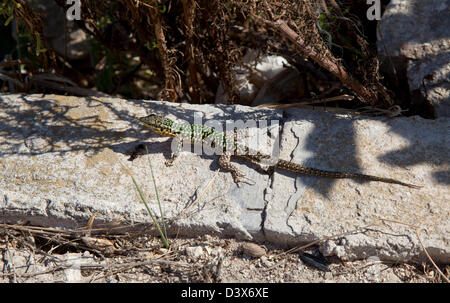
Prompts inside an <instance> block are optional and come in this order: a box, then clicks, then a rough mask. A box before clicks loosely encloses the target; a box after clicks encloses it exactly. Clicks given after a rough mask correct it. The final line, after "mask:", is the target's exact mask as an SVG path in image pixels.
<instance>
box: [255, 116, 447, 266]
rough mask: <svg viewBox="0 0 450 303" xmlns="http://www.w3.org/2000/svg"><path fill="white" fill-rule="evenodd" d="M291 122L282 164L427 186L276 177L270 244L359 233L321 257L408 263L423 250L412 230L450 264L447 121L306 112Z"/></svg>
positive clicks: (330, 244) (328, 245)
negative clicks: (284, 160) (294, 163)
mask: <svg viewBox="0 0 450 303" xmlns="http://www.w3.org/2000/svg"><path fill="white" fill-rule="evenodd" d="M286 115H287V117H288V118H287V120H286V121H285V124H284V128H283V135H282V138H281V155H280V158H284V159H292V161H293V162H297V163H301V164H304V165H306V166H310V167H316V168H319V169H325V170H334V171H344V170H347V171H351V172H359V173H365V174H371V175H376V176H386V177H391V178H396V179H399V180H403V181H405V182H409V183H412V184H418V185H423V186H424V187H423V188H421V189H412V188H408V187H404V186H400V185H392V184H387V183H381V182H362V181H355V180H349V179H328V178H317V177H310V176H303V175H298V176H295V174H293V173H281V172H279V173H277V174H275V175H274V180H273V183H272V190H273V192H274V193H275V194H274V195H273V196H272V199H271V200H270V201H268V206H267V210H266V220H265V222H264V231H265V235H266V238H267V239H268V240H269V241H272V242H276V243H280V244H283V243H284V244H286V245H289V244H294V243H297V242H309V241H314V240H318V239H323V238H326V237H328V236H332V235H336V234H340V233H346V232H351V231H354V232H353V233H352V234H350V235H345V236H342V237H338V238H337V239H333V240H330V241H326V242H325V243H324V245H322V246H321V250H322V252H323V253H324V254H325V255H337V256H338V257H339V258H341V259H344V260H345V259H346V260H351V259H355V258H361V257H362V258H366V257H369V256H376V257H379V258H380V259H391V260H405V259H406V260H409V259H411V258H412V257H414V256H416V255H419V253H420V251H421V250H422V249H421V246H420V244H419V242H418V239H417V237H416V236H415V233H414V229H412V228H411V227H410V226H407V225H404V224H412V225H415V226H418V228H419V229H420V230H422V231H423V230H425V232H422V233H421V236H422V241H424V243H426V247H427V248H428V249H429V251H435V252H436V254H435V255H436V256H439V257H438V258H440V260H442V261H444V262H447V263H448V262H449V261H450V259H449V254H448V252H449V251H448V248H449V235H450V233H449V232H450V229H449V225H448V218H449V215H450V205H449V201H450V191H449V186H448V185H449V183H450V177H449V170H448V169H449V167H448V163H447V162H448V157H447V155H448V154H449V149H450V146H449V143H450V140H449V139H450V136H449V132H448V129H449V126H450V125H449V124H450V123H449V122H448V120H445V119H439V120H437V121H427V120H424V119H422V118H416V117H412V118H401V119H395V120H386V119H383V118H380V119H373V118H351V117H349V116H345V115H333V114H327V113H319V112H314V111H304V110H302V111H300V110H288V111H287V112H286ZM292 155H293V156H292ZM382 219H386V221H385V222H384V223H383V221H382ZM387 220H393V221H387ZM401 222H403V223H404V224H401ZM441 223H442V224H441ZM444 251H446V252H444Z"/></svg>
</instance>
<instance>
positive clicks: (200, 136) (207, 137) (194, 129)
mask: <svg viewBox="0 0 450 303" xmlns="http://www.w3.org/2000/svg"><path fill="white" fill-rule="evenodd" d="M139 122H140V123H141V124H143V125H144V126H145V127H147V128H149V129H151V130H152V131H153V132H155V133H156V134H158V135H162V136H168V137H172V138H175V140H177V142H176V143H177V147H176V150H175V151H174V152H172V154H171V156H170V158H169V159H168V160H167V161H166V163H165V164H166V166H171V165H172V164H173V162H174V160H175V159H176V158H177V157H178V155H179V153H180V151H181V149H182V144H183V140H188V141H189V142H191V143H193V144H204V143H206V142H207V141H209V142H208V143H210V144H211V143H212V145H213V146H214V147H215V148H217V149H218V150H219V151H222V154H221V156H220V158H219V166H220V167H221V168H223V169H224V170H226V171H229V172H230V173H231V174H232V177H233V180H234V181H235V182H236V183H240V182H241V181H242V179H243V178H244V179H245V174H244V173H243V172H242V171H240V170H239V169H238V168H237V167H236V166H235V165H233V164H232V163H230V160H231V156H237V157H241V158H245V159H247V160H250V161H251V162H253V163H257V164H262V163H261V161H263V160H264V159H269V158H271V157H270V156H268V155H264V154H262V153H260V152H258V151H254V150H252V149H250V148H249V147H247V146H244V145H243V144H240V143H238V142H237V141H236V139H231V138H229V137H228V136H226V135H225V133H221V132H217V131H216V130H215V129H214V128H212V127H209V126H205V125H199V124H186V123H184V124H182V123H176V122H175V121H173V120H171V119H169V118H167V117H164V116H160V115H156V114H150V115H148V116H145V117H141V118H139ZM272 168H279V169H282V170H286V171H290V172H294V173H298V174H303V175H309V176H317V177H328V178H341V179H342V178H348V179H361V180H367V181H378V182H385V183H394V184H399V185H403V186H407V187H411V188H421V187H422V186H418V185H413V184H409V183H405V182H402V181H398V180H396V179H391V178H385V177H377V176H372V175H365V174H359V173H352V172H336V171H327V170H321V169H316V168H311V167H307V166H304V165H301V164H298V163H294V162H291V161H286V160H282V159H278V160H277V162H276V163H275V164H274V165H273V166H272Z"/></svg>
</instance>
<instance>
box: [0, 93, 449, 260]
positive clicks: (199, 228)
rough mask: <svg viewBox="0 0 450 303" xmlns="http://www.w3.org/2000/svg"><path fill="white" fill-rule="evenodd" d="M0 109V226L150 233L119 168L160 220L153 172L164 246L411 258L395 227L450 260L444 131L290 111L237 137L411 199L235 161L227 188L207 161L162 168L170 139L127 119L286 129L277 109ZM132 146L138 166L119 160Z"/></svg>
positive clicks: (63, 105) (410, 243)
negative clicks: (239, 176) (258, 245)
mask: <svg viewBox="0 0 450 303" xmlns="http://www.w3.org/2000/svg"><path fill="white" fill-rule="evenodd" d="M0 107H1V108H0V118H1V121H2V123H1V124H0V197H1V199H0V208H1V212H0V221H4V222H13V223H17V222H19V223H28V224H31V225H41V226H55V227H60V228H75V227H85V226H86V225H87V224H88V221H89V219H90V218H92V217H93V216H94V218H95V220H94V226H93V227H95V226H96V224H103V223H108V224H109V225H110V226H111V227H114V228H116V229H117V228H124V229H127V228H128V229H130V228H142V224H144V223H148V224H144V227H143V228H148V227H149V226H152V224H151V223H150V222H151V220H150V219H149V217H148V214H147V213H146V211H145V208H144V206H143V205H142V202H140V199H139V195H138V193H137V191H136V189H135V188H134V185H133V183H132V181H131V178H130V176H129V174H128V173H127V172H126V170H125V169H124V166H125V167H127V168H128V169H129V170H130V171H131V172H132V174H133V176H134V178H135V179H136V181H137V182H138V184H139V185H140V186H141V188H142V190H143V192H144V193H145V195H146V197H147V198H148V201H149V204H150V206H151V208H152V209H153V210H154V211H155V213H156V214H159V209H158V206H157V202H156V196H155V191H154V187H153V183H152V178H151V176H152V172H151V169H150V163H149V162H151V165H152V168H153V172H154V176H155V179H156V184H157V188H158V193H159V197H160V198H161V203H162V206H163V208H164V213H165V217H166V219H167V221H168V230H169V232H170V234H171V235H188V236H189V235H203V234H216V235H220V236H233V237H236V238H238V239H246V240H252V241H262V240H268V241H270V242H273V243H276V244H282V245H288V246H291V245H297V244H299V243H303V242H306V241H311V240H318V239H322V238H324V237H327V236H332V235H336V234H339V233H350V234H348V235H343V236H340V237H338V238H336V239H332V240H329V241H325V242H323V243H321V245H320V249H321V250H322V252H323V253H324V254H325V255H337V256H338V257H340V258H342V259H345V260H351V259H359V258H367V257H370V256H376V257H379V258H380V259H390V260H408V259H411V258H413V257H418V256H421V253H422V250H421V248H420V246H419V242H418V240H417V237H416V235H415V232H414V229H412V228H411V227H409V226H406V225H403V224H400V223H398V222H403V223H407V224H414V225H415V226H418V228H419V231H420V236H421V239H422V241H423V243H424V245H425V247H427V248H428V251H429V253H430V254H432V256H433V257H435V258H436V259H435V260H439V261H442V262H446V263H450V260H449V258H450V253H449V245H448V244H449V231H450V228H449V225H448V217H449V211H450V207H449V201H450V199H449V198H450V192H449V186H448V185H449V184H450V177H449V166H448V154H449V141H450V140H449V133H448V129H449V122H448V120H445V119H438V120H424V119H422V118H417V117H412V118H398V119H391V120H387V119H384V118H377V119H373V118H352V117H350V116H345V115H333V114H328V113H323V112H313V111H306V110H290V111H286V112H285V117H284V126H283V128H281V126H280V127H279V126H278V125H277V124H273V125H272V124H271V123H270V122H269V123H268V128H264V127H263V128H260V127H257V128H255V127H253V128H252V127H248V128H245V129H244V130H243V131H239V132H238V133H237V136H238V137H240V136H243V137H244V138H256V137H257V136H256V135H255V134H254V133H253V131H256V133H257V134H258V135H260V134H261V133H263V134H264V133H267V132H268V131H269V132H270V134H271V136H269V139H270V140H269V142H268V144H267V146H266V148H265V149H264V148H258V149H259V150H261V151H262V152H264V153H270V152H271V151H272V150H276V149H275V147H276V146H277V140H281V155H280V157H281V158H284V159H287V160H289V159H292V160H293V161H295V162H299V163H302V164H305V165H309V166H311V167H316V168H321V169H328V170H330V169H331V170H339V171H341V170H349V171H355V172H362V173H367V174H373V175H379V176H386V177H393V178H397V179H400V180H404V181H405V182H410V183H414V184H421V185H423V186H424V187H423V188H421V189H419V190H417V189H411V188H407V187H403V186H400V185H395V184H386V183H380V182H359V181H354V180H347V179H342V180H330V179H326V178H318V177H309V176H295V174H292V173H287V172H282V171H279V170H276V171H275V173H274V174H273V175H272V176H271V175H268V174H265V173H263V172H261V171H260V170H259V169H258V168H259V167H258V166H256V165H253V164H248V163H247V162H246V161H245V160H239V159H238V160H236V161H233V162H234V163H235V164H236V165H237V166H238V167H239V168H240V169H241V170H243V171H244V173H245V174H246V176H247V177H248V178H249V179H251V180H252V181H253V182H254V184H253V185H252V182H249V183H243V184H241V185H240V186H237V185H236V184H234V182H233V180H232V177H231V175H230V174H229V173H227V172H223V171H221V170H219V171H218V172H216V171H217V170H218V164H217V161H216V158H217V156H208V155H198V154H195V153H189V152H183V153H181V155H180V156H179V158H178V159H177V161H175V163H174V165H173V166H172V167H166V166H165V165H164V161H165V159H166V158H167V157H168V156H169V155H170V151H171V143H170V142H171V140H170V139H169V138H164V137H159V136H157V135H155V134H153V133H152V132H150V131H146V130H144V129H143V128H142V126H141V125H139V123H138V122H137V121H136V118H137V117H141V116H144V115H146V114H148V113H149V112H150V111H154V112H157V113H161V114H164V115H169V116H172V117H177V118H178V119H177V120H180V119H185V120H187V121H188V122H194V120H196V119H194V116H195V114H196V115H203V122H206V121H208V122H210V121H211V120H212V119H215V120H218V121H222V122H223V121H225V120H227V119H233V120H236V119H242V120H244V121H247V120H250V119H255V120H269V121H271V120H276V121H283V118H282V115H281V112H279V111H272V110H261V109H258V110H255V109H254V108H249V107H244V106H210V105H203V106H200V105H189V104H170V103H165V102H154V101H138V100H122V99H106V98H102V99H100V98H88V99H82V98H76V97H65V96H56V95H48V96H42V95H30V96H25V95H2V96H0ZM196 122H199V121H196ZM200 123H201V122H200ZM258 126H261V125H258ZM280 138H281V139H280ZM143 142H144V143H145V144H146V146H147V148H148V150H149V155H144V156H142V157H139V158H137V159H135V160H134V161H132V162H130V161H127V159H128V158H129V154H130V153H131V152H132V151H133V150H134V147H136V146H137V145H138V144H140V143H143ZM250 145H251V143H250ZM380 219H385V221H384V223H383V222H382V221H380ZM387 220H394V221H395V222H394V221H387ZM149 230H150V229H149ZM153 232H155V231H154V230H153Z"/></svg>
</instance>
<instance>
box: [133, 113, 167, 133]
mask: <svg viewBox="0 0 450 303" xmlns="http://www.w3.org/2000/svg"><path fill="white" fill-rule="evenodd" d="M139 122H141V123H142V124H143V125H144V126H145V127H148V128H150V129H151V130H153V131H154V132H155V133H157V134H159V135H163V136H173V135H172V130H171V128H172V124H173V121H172V120H170V119H169V118H164V117H163V116H158V115H155V114H151V115H148V116H145V117H142V118H139Z"/></svg>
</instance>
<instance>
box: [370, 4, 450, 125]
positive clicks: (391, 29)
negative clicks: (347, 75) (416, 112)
mask: <svg viewBox="0 0 450 303" xmlns="http://www.w3.org/2000/svg"><path fill="white" fill-rule="evenodd" d="M449 28H450V0H429V1H421V0H392V1H391V2H390V3H389V5H388V6H387V7H386V10H385V12H384V14H383V17H382V19H381V21H380V24H379V33H378V52H379V53H380V54H381V55H382V56H384V57H386V56H391V57H390V58H389V59H387V58H386V59H385V60H386V62H391V63H394V64H395V65H396V69H397V71H398V72H400V71H401V70H402V69H406V70H407V77H408V82H409V89H410V91H411V93H412V94H414V92H415V91H418V92H420V93H421V94H422V95H423V96H425V97H426V98H427V99H428V100H429V101H430V103H431V104H432V105H433V106H434V108H435V112H436V115H437V116H438V117H449V116H450V82H449V74H450V35H449V33H450V31H449Z"/></svg>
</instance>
